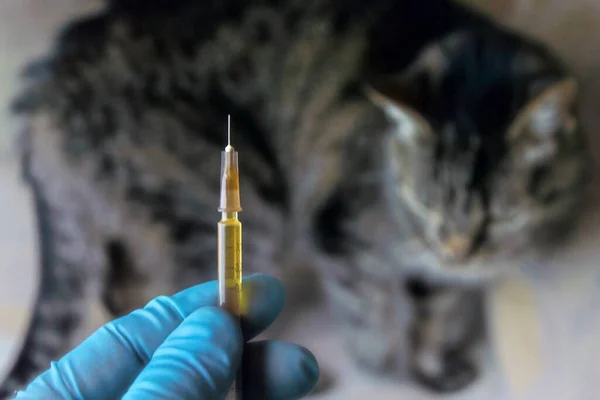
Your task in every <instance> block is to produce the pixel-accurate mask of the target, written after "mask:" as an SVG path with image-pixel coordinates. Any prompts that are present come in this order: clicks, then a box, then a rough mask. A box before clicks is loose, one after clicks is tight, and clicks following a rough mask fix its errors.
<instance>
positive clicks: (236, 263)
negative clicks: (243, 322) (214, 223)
mask: <svg viewBox="0 0 600 400" xmlns="http://www.w3.org/2000/svg"><path fill="white" fill-rule="evenodd" d="M217 229H218V235H217V241H218V244H217V248H218V255H217V259H218V275H219V276H218V278H219V305H220V306H221V307H222V308H224V309H225V310H227V311H228V312H229V313H230V314H231V315H234V316H241V314H242V311H243V310H242V224H241V222H240V221H239V220H238V219H237V213H223V218H222V219H221V221H219V224H218V228H217Z"/></svg>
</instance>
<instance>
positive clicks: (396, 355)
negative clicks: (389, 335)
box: [348, 339, 409, 379]
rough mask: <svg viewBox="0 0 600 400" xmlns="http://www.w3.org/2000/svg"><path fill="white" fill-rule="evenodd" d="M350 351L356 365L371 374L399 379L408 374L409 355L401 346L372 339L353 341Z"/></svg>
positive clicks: (349, 347)
mask: <svg viewBox="0 0 600 400" xmlns="http://www.w3.org/2000/svg"><path fill="white" fill-rule="evenodd" d="M348 351H349V353H350V356H351V357H352V359H353V360H354V362H355V363H356V365H357V366H358V367H359V368H360V369H362V370H365V371H367V372H369V373H371V374H374V375H380V376H388V377H392V378H397V379H405V378H406V377H407V375H408V371H409V363H408V360H409V357H408V353H407V352H406V351H403V348H402V347H401V346H393V345H390V344H389V343H385V342H384V341H377V340H373V339H371V340H361V341H359V342H357V341H354V342H351V343H350V344H349V346H348Z"/></svg>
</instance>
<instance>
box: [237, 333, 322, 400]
mask: <svg viewBox="0 0 600 400" xmlns="http://www.w3.org/2000/svg"><path fill="white" fill-rule="evenodd" d="M318 379H319V364H318V363H317V360H316V359H315V357H314V356H313V354H312V353H311V352H310V351H308V350H307V349H306V348H304V347H302V346H299V345H296V344H293V343H286V342H282V341H275V340H273V341H271V340H266V341H257V342H252V343H249V344H248V345H247V346H246V347H245V348H244V354H243V360H242V391H243V393H244V399H245V400H253V399H256V400H259V399H260V400H262V399H269V400H280V399H281V400H288V399H298V398H301V397H303V396H305V395H307V394H309V393H310V391H311V390H313V388H314V387H315V386H316V384H317V380H318Z"/></svg>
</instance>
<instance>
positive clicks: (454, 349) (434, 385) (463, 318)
mask: <svg viewBox="0 0 600 400" xmlns="http://www.w3.org/2000/svg"><path fill="white" fill-rule="evenodd" d="M407 287H408V288H409V290H408V292H409V294H410V296H411V298H412V299H413V302H414V307H415V315H414V321H413V326H412V329H411V336H412V338H411V341H412V347H413V353H412V360H411V364H412V365H411V368H412V372H413V374H414V376H415V377H416V379H417V380H418V381H419V382H421V383H422V384H423V385H424V386H426V387H427V388H429V389H432V390H434V391H436V392H442V393H447V392H454V391H457V390H460V389H463V388H465V387H466V386H468V385H469V384H470V383H472V382H473V381H474V380H475V379H476V378H477V376H478V374H479V371H478V368H477V365H476V363H475V360H474V359H473V350H474V347H475V345H476V344H477V343H478V339H479V337H480V334H481V327H482V325H483V324H482V321H481V319H482V314H481V309H480V307H481V297H480V295H479V293H478V292H477V291H476V290H475V289H464V288H458V287H439V286H431V285H428V284H427V283H425V282H418V281H410V282H409V284H408V285H407Z"/></svg>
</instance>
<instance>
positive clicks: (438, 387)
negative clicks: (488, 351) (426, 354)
mask: <svg viewBox="0 0 600 400" xmlns="http://www.w3.org/2000/svg"><path fill="white" fill-rule="evenodd" d="M413 374H414V376H415V378H416V380H417V381H418V382H419V383H421V384H422V385H423V386H425V387H426V388H428V389H430V390H432V391H434V392H437V393H452V392H457V391H459V390H462V389H464V388H466V387H467V386H469V385H470V384H471V383H473V382H474V381H475V380H476V379H477V377H478V375H479V373H478V370H477V367H476V366H475V364H474V363H473V362H472V361H470V360H468V359H466V358H464V357H457V356H447V357H446V358H445V359H444V362H443V368H442V370H441V371H440V373H438V374H433V373H431V371H426V370H424V369H421V368H415V369H414V370H413Z"/></svg>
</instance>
